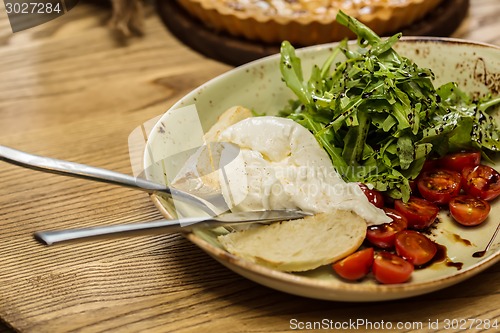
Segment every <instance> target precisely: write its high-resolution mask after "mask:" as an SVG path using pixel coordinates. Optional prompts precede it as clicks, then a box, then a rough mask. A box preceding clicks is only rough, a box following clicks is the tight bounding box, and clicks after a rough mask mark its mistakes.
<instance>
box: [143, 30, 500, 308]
mask: <svg viewBox="0 0 500 333" xmlns="http://www.w3.org/2000/svg"><path fill="white" fill-rule="evenodd" d="M401 41H409V42H424V43H425V42H429V43H440V42H442V43H456V44H469V45H473V46H475V47H487V48H494V49H498V50H500V47H498V46H496V45H491V44H487V43H482V42H475V41H468V40H461V39H456V38H444V37H404V38H402V39H401ZM336 44H337V43H329V44H323V45H315V46H310V47H305V48H302V49H300V50H298V51H299V52H300V51H301V50H308V49H314V48H318V47H320V48H322V49H323V48H329V47H332V46H335V45H336ZM273 57H277V55H271V56H268V57H264V58H262V59H258V60H255V61H253V62H250V63H248V64H245V65H242V66H239V67H236V68H234V69H232V70H230V71H228V72H226V73H223V74H221V75H219V76H217V77H215V78H213V79H211V80H210V81H208V82H206V83H205V84H203V85H201V86H199V87H198V88H196V89H194V90H193V91H191V92H190V93H188V94H187V95H185V96H184V97H183V98H181V99H180V100H179V101H178V102H177V103H175V104H174V105H173V106H172V107H171V108H170V110H171V109H175V108H179V107H182V106H184V104H183V101H184V100H186V99H189V98H193V97H194V96H196V94H197V93H198V92H199V91H202V90H204V88H205V87H207V86H209V85H210V84H211V83H212V82H214V81H215V80H221V79H223V78H224V77H226V76H229V75H232V73H234V71H235V70H245V69H248V68H251V67H254V66H258V65H259V64H260V63H263V62H266V61H268V60H269V59H270V58H273ZM167 112H168V111H167ZM152 133H155V131H154V130H153V132H152ZM151 200H152V201H153V203H154V205H155V206H156V207H157V208H158V210H159V211H160V212H161V213H162V215H164V216H165V217H167V218H172V211H171V207H170V208H167V207H166V206H165V204H164V203H163V202H162V200H163V199H162V198H160V197H158V196H156V195H154V194H153V195H151ZM498 204H499V205H500V203H498ZM183 235H184V236H185V237H186V238H187V239H188V240H189V241H191V242H192V243H193V244H195V245H196V246H198V247H199V248H200V249H202V250H203V251H205V252H206V253H207V254H208V255H210V256H211V257H213V258H214V259H215V260H217V261H218V262H220V263H221V264H222V265H224V266H226V267H227V268H229V269H231V270H233V271H234V272H236V273H237V274H240V275H242V276H244V277H246V278H248V279H250V280H253V281H255V282H257V283H260V284H262V285H265V286H268V287H271V288H273V289H276V290H280V291H283V292H287V293H290V294H295V295H298V296H305V297H310V298H316V299H323V300H332V301H351V302H371V301H386V300H395V299H401V298H408V297H413V296H417V295H422V294H426V293H430V292H433V291H436V290H440V289H443V288H446V287H449V286H452V285H454V284H457V283H460V282H462V281H464V280H466V279H468V278H470V277H472V276H474V275H476V274H478V273H480V272H482V271H484V270H486V269H487V268H489V267H491V266H493V265H494V264H496V263H498V262H499V261H500V248H498V247H497V248H496V249H495V250H490V251H489V252H491V251H494V253H493V254H489V255H488V256H487V257H486V258H484V259H481V260H479V261H478V262H477V263H475V264H473V265H469V266H467V267H466V268H465V269H463V270H460V271H457V272H455V273H454V274H452V275H448V276H444V277H438V278H435V279H431V280H427V281H421V282H416V283H412V282H409V283H402V284H393V285H383V284H359V283H350V282H344V281H341V280H328V281H327V280H321V279H315V278H311V277H307V276H300V275H296V274H293V273H286V272H281V271H277V270H274V269H271V268H268V267H265V266H262V265H258V264H255V263H252V262H250V261H247V260H245V259H242V258H240V257H237V256H234V255H232V254H230V253H228V252H226V251H224V250H223V249H221V248H219V247H217V246H214V245H212V244H210V242H208V241H206V240H204V239H203V238H202V237H200V236H198V235H196V234H195V233H183Z"/></svg>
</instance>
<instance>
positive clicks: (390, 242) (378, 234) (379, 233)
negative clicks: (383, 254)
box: [366, 208, 408, 249]
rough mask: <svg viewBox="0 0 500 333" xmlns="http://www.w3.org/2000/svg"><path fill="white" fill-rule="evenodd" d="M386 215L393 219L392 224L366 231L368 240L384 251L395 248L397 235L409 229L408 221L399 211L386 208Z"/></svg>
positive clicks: (373, 226) (372, 227)
mask: <svg viewBox="0 0 500 333" xmlns="http://www.w3.org/2000/svg"><path fill="white" fill-rule="evenodd" d="M384 211H385V214H386V215H387V216H389V217H390V218H392V222H389V223H384V224H380V225H372V226H369V227H368V229H367V231H366V239H367V240H368V241H369V242H370V243H371V244H373V245H375V246H377V247H380V248H382V249H390V248H392V247H393V246H394V240H395V239H396V234H397V233H398V232H400V231H401V230H404V229H406V228H407V227H408V221H407V220H406V218H405V217H404V216H403V215H401V214H400V213H399V212H398V211H396V210H394V209H391V208H384Z"/></svg>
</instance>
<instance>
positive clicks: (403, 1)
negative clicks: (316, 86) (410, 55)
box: [177, 0, 442, 46]
mask: <svg viewBox="0 0 500 333" xmlns="http://www.w3.org/2000/svg"><path fill="white" fill-rule="evenodd" d="M177 1H178V2H179V4H180V5H181V6H182V7H184V8H185V9H186V10H187V11H188V12H189V13H191V15H193V16H195V17H196V18H198V19H199V20H201V21H202V22H203V23H204V24H205V25H206V26H208V27H210V28H212V29H215V30H217V31H224V32H227V33H229V34H231V35H233V36H237V37H244V38H247V39H249V40H254V41H261V42H265V43H280V42H281V41H283V40H288V41H290V42H291V43H292V44H296V45H303V46H305V45H313V44H321V43H328V42H333V41H338V40H341V39H343V38H345V37H349V38H352V37H354V35H353V34H352V33H351V32H350V31H349V30H348V29H347V28H345V27H344V26H342V25H340V24H338V23H337V22H336V21H335V16H336V15H337V12H338V11H339V10H342V11H344V12H345V13H346V14H348V15H350V16H353V17H355V18H357V19H358V20H360V21H361V22H363V23H364V24H366V25H367V26H369V27H370V28H371V29H372V30H374V31H375V32H376V33H377V34H379V35H382V36H383V35H387V34H391V33H395V32H398V31H400V30H401V29H402V28H404V27H406V26H409V25H411V24H412V23H414V22H416V21H418V20H419V19H421V18H422V17H424V16H425V15H426V14H427V13H429V12H430V11H432V10H433V9H435V8H436V6H438V5H439V3H440V2H441V1H442V0H177Z"/></svg>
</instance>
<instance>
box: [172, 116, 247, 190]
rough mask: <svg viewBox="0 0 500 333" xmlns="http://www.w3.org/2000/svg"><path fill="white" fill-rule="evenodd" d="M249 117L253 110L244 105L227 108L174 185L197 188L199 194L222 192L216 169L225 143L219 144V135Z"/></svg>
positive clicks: (188, 188)
mask: <svg viewBox="0 0 500 333" xmlns="http://www.w3.org/2000/svg"><path fill="white" fill-rule="evenodd" d="M249 117H252V111H250V110H249V109H247V108H244V107H242V106H234V107H232V108H230V109H228V110H226V111H225V112H224V113H223V114H222V115H221V116H220V117H219V118H218V120H217V122H216V123H215V124H214V125H213V126H212V127H211V128H210V129H209V130H208V132H207V133H205V137H204V139H205V143H206V145H204V146H203V147H201V148H200V149H198V151H197V152H196V153H195V154H194V155H192V156H191V157H190V158H189V159H188V161H187V162H186V164H185V165H184V167H183V168H182V169H181V170H180V172H179V174H178V175H177V176H176V177H175V179H174V181H173V182H172V183H173V186H174V187H176V188H178V189H181V190H185V191H192V190H193V189H196V191H197V194H198V195H199V196H204V195H210V194H213V193H218V192H220V191H221V185H220V181H219V174H218V172H216V171H217V169H218V168H219V161H220V157H221V154H222V151H223V149H224V145H222V144H217V141H218V136H219V134H220V133H221V132H222V131H224V130H225V129H226V128H228V127H229V126H231V125H234V124H236V123H237V122H239V121H241V120H243V119H246V118H249Z"/></svg>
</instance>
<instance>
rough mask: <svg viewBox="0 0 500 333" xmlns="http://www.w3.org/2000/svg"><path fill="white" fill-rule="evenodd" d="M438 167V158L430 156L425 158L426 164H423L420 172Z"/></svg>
mask: <svg viewBox="0 0 500 333" xmlns="http://www.w3.org/2000/svg"><path fill="white" fill-rule="evenodd" d="M437 167H438V159H437V158H428V159H426V160H425V162H424V165H423V166H422V170H420V173H423V172H426V171H431V170H434V169H436V168H437Z"/></svg>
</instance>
